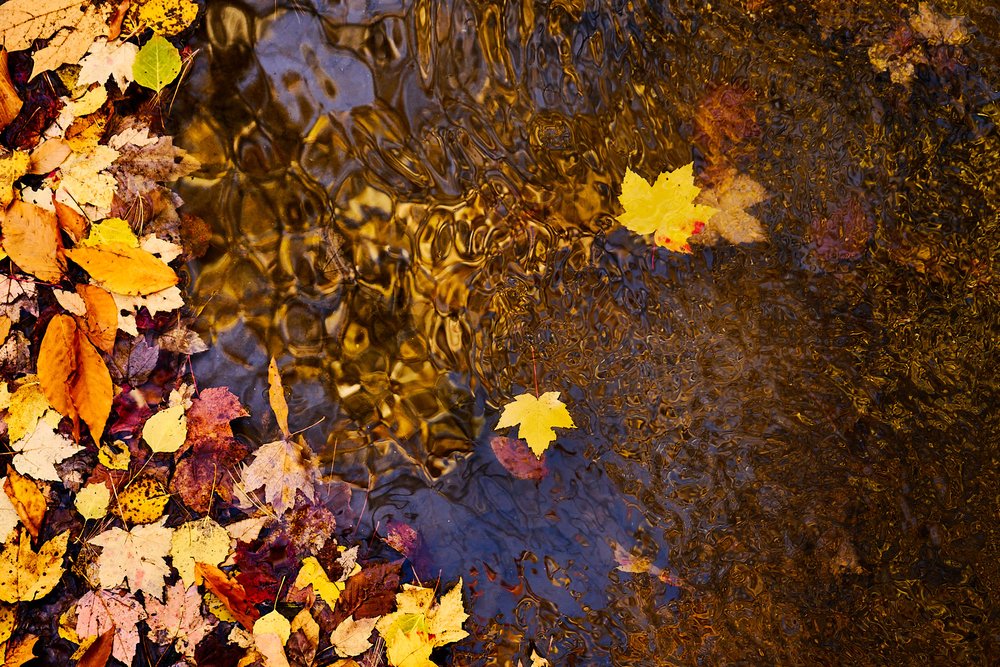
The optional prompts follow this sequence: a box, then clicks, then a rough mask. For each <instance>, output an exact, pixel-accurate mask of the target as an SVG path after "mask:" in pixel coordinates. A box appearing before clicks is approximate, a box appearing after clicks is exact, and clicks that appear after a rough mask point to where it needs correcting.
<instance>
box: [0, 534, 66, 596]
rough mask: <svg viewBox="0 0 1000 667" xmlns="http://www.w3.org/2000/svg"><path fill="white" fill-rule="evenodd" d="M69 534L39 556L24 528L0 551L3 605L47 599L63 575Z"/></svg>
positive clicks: (52, 542) (55, 539)
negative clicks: (4, 603)
mask: <svg viewBox="0 0 1000 667" xmlns="http://www.w3.org/2000/svg"><path fill="white" fill-rule="evenodd" d="M68 543H69V531H68V530H67V531H64V532H62V533H59V534H58V535H56V536H55V537H53V538H52V539H51V540H49V541H48V542H46V543H45V544H43V545H42V546H41V548H40V549H39V550H38V551H37V552H36V551H33V550H32V549H31V538H30V537H29V536H28V533H27V532H26V531H25V530H24V529H23V528H22V529H21V530H20V531H19V532H18V533H17V534H16V535H15V537H14V539H12V540H10V541H8V542H7V543H6V544H4V545H3V548H2V549H0V601H3V602H30V601H31V600H38V599H41V598H43V597H45V596H46V595H48V594H49V593H50V592H51V591H52V589H53V588H55V587H56V584H58V583H59V580H60V579H62V575H63V565H62V561H63V555H64V554H65V553H66V545H67V544H68Z"/></svg>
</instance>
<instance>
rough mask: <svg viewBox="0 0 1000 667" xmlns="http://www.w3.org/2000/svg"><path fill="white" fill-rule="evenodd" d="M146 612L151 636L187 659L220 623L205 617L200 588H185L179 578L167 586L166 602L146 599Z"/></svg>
mask: <svg viewBox="0 0 1000 667" xmlns="http://www.w3.org/2000/svg"><path fill="white" fill-rule="evenodd" d="M146 613H147V614H148V617H147V618H146V623H147V624H148V625H149V638H150V639H151V640H153V641H154V642H156V643H157V644H160V645H161V646H169V645H173V646H174V648H176V649H177V652H178V653H180V654H181V655H183V656H184V657H186V658H188V659H194V650H195V648H196V647H197V646H198V644H199V643H200V642H201V640H202V639H204V638H205V636H206V635H208V633H210V632H211V631H212V630H213V629H214V628H215V626H216V625H217V624H218V623H217V621H216V620H215V619H208V618H205V617H204V616H202V613H201V595H200V594H199V593H198V587H197V586H191V587H188V588H185V586H184V584H183V583H181V582H179V581H178V582H177V583H175V584H173V585H172V586H167V592H166V598H165V599H164V602H160V600H158V599H157V598H155V597H148V598H146Z"/></svg>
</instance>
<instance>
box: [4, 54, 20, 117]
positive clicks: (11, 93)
mask: <svg viewBox="0 0 1000 667" xmlns="http://www.w3.org/2000/svg"><path fill="white" fill-rule="evenodd" d="M22 106H24V102H23V101H22V100H21V96H20V95H18V93H17V88H15V87H14V82H13V81H11V80H10V69H9V68H8V66H7V49H5V48H3V47H0V130H3V129H5V128H6V127H7V126H8V125H10V122H11V121H12V120H14V119H15V118H17V114H19V113H20V112H21V107H22Z"/></svg>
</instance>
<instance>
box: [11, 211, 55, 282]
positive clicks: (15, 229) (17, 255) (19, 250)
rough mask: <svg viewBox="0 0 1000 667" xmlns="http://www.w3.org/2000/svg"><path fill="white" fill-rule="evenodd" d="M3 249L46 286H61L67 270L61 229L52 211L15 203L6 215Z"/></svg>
mask: <svg viewBox="0 0 1000 667" xmlns="http://www.w3.org/2000/svg"><path fill="white" fill-rule="evenodd" d="M3 248H4V250H6V251H7V254H8V255H10V258H11V259H12V260H14V263H15V264H17V265H18V267H20V268H21V269H23V270H24V271H27V272H28V273H30V274H31V275H33V276H35V277H36V278H38V279H39V280H41V281H43V282H49V283H53V282H58V281H59V280H60V279H61V278H62V276H63V271H64V270H65V268H66V262H65V261H64V260H63V257H62V244H61V243H60V241H59V228H58V226H57V225H56V216H55V214H54V213H53V212H52V211H46V210H45V209H44V208H40V207H38V206H35V205H34V204H29V203H27V202H23V201H20V200H18V201H15V202H14V203H12V204H11V205H10V208H8V209H7V213H6V214H5V215H3Z"/></svg>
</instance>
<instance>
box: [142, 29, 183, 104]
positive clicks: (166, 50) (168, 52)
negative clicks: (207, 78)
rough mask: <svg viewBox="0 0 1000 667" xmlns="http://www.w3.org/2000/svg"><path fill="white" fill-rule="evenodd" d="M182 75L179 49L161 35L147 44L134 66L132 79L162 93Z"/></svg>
mask: <svg viewBox="0 0 1000 667" xmlns="http://www.w3.org/2000/svg"><path fill="white" fill-rule="evenodd" d="M180 73H181V56H180V53H178V52H177V47H176V46H174V45H173V44H171V43H170V42H168V41H167V40H165V39H164V38H163V37H161V36H160V35H153V37H152V38H151V39H150V40H149V41H148V42H146V43H145V44H144V45H143V47H142V48H141V49H139V53H138V54H137V55H136V58H135V63H134V64H133V65H132V78H133V79H134V80H135V82H136V83H137V84H139V85H140V86H143V87H145V88H149V89H151V90H152V91H153V92H157V93H158V92H160V91H161V90H162V89H163V87H164V86H166V85H167V84H169V83H170V82H171V81H173V80H174V79H176V78H177V75H178V74H180Z"/></svg>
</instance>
